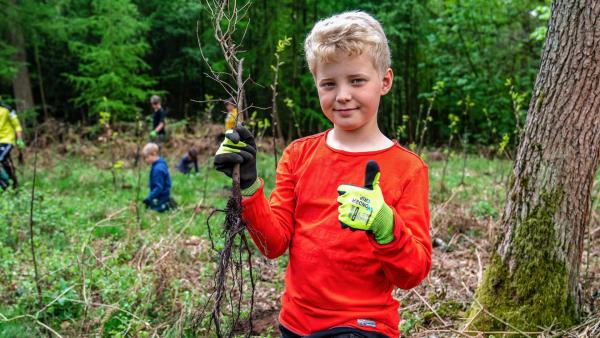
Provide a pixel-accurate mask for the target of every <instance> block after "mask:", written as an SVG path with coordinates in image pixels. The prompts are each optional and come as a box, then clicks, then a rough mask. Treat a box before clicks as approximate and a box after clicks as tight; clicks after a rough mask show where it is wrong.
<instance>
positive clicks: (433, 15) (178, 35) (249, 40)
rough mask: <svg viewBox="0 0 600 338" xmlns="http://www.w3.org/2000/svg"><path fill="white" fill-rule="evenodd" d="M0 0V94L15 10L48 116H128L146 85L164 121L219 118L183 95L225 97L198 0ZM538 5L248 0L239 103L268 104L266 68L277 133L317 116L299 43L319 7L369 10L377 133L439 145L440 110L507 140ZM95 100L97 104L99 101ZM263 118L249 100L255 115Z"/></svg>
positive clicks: (521, 100) (303, 130) (314, 124)
mask: <svg viewBox="0 0 600 338" xmlns="http://www.w3.org/2000/svg"><path fill="white" fill-rule="evenodd" d="M2 1H3V3H4V4H5V6H4V7H6V8H7V11H6V12H7V13H8V16H9V17H11V18H13V19H11V20H5V21H4V22H3V23H0V32H1V33H3V34H1V35H0V78H4V84H3V83H2V82H0V93H4V94H6V93H9V92H11V88H10V83H9V82H10V77H11V75H12V74H14V70H15V68H14V66H15V65H14V63H11V61H10V55H11V54H12V53H13V52H14V49H12V48H11V44H10V43H9V40H8V35H7V34H8V32H9V29H8V28H9V27H10V25H9V22H12V21H17V22H19V23H20V24H21V26H22V28H23V32H24V35H25V37H26V43H27V52H28V59H29V60H28V61H29V62H28V64H29V71H30V73H31V77H32V85H33V86H34V93H35V96H36V99H37V98H38V97H39V93H40V91H41V87H40V85H41V83H42V82H41V80H42V78H43V80H44V81H43V82H44V83H45V89H44V92H45V94H46V95H45V97H46V100H47V103H48V107H49V109H50V112H49V116H51V117H56V118H59V119H63V118H64V119H67V120H69V121H77V122H80V123H83V124H87V125H89V124H91V123H92V122H95V121H96V119H97V118H98V115H97V114H98V112H99V111H103V110H109V111H111V112H112V113H113V114H114V118H115V119H116V120H122V119H129V120H132V119H133V118H134V116H135V115H136V114H137V112H138V111H139V106H140V104H141V103H143V102H145V101H146V100H147V96H148V94H149V92H148V90H149V89H150V88H152V87H154V88H157V89H159V90H160V92H162V93H163V94H164V95H163V96H164V97H165V106H166V107H168V108H169V114H170V115H169V118H171V119H180V118H186V119H188V120H192V119H194V117H200V118H203V119H206V118H207V117H208V116H207V115H206V114H205V112H206V110H207V109H208V110H209V111H211V112H212V114H211V119H213V120H217V119H218V120H221V119H222V116H221V115H220V114H217V112H218V111H219V110H220V109H210V108H209V107H207V106H206V105H205V104H202V103H196V102H194V101H192V100H196V101H202V100H203V98H204V97H205V96H206V95H209V96H211V97H213V98H217V99H222V98H225V95H227V94H226V93H225V91H224V90H223V89H222V88H219V87H218V86H215V85H214V83H213V82H212V81H211V80H210V79H207V78H206V76H205V73H206V70H207V66H206V65H205V63H204V61H203V60H202V58H201V56H200V49H199V44H200V45H201V46H202V50H203V53H204V56H206V59H207V60H208V62H209V63H210V65H211V66H212V67H213V68H214V69H215V70H217V71H224V70H226V69H225V63H224V60H223V58H222V51H221V50H220V47H219V46H218V44H217V43H216V41H215V39H214V32H213V29H212V27H211V23H210V13H209V12H208V11H206V10H205V8H204V5H203V4H202V1H196V0H173V1H161V0H143V1H142V0H118V1H100V0H78V1H65V0H47V1H35V0H23V1H20V2H18V3H17V4H14V3H13V2H11V1H8V0H2ZM247 3H248V1H246V0H244V1H240V2H238V4H239V5H240V6H244V5H246V4H247ZM549 5H550V1H549V0H535V1H525V0H515V1H510V2H506V1H504V0H491V1H486V0H469V1H449V0H427V1H419V0H407V1H396V2H394V1H383V2H382V1H356V0H342V1H336V2H331V3H323V2H322V1H318V0H307V1H303V2H297V1H291V0H284V1H280V2H255V3H252V4H251V5H250V7H249V12H248V15H247V16H246V17H244V18H242V21H241V22H240V27H241V29H240V31H239V32H238V33H239V34H238V35H237V36H236V39H238V40H239V41H240V44H241V45H240V50H242V54H241V55H240V56H242V57H244V59H245V63H244V64H245V75H247V76H250V77H251V78H252V81H249V82H248V86H247V88H246V95H247V99H248V103H249V104H252V105H254V106H256V107H269V106H271V95H268V93H266V92H268V91H269V85H270V84H271V83H272V80H273V77H272V75H273V74H272V67H273V66H274V65H278V67H280V69H279V72H280V74H281V76H280V77H279V79H280V80H279V83H278V93H279V95H278V101H279V100H281V102H278V105H277V106H278V107H279V109H278V116H279V126H280V127H281V129H282V132H283V134H284V137H285V138H287V139H293V138H296V137H299V136H300V135H308V134H311V133H315V132H319V131H322V130H323V129H325V128H329V127H331V123H330V122H329V121H328V120H327V119H326V118H325V117H324V116H323V114H322V112H321V111H320V105H319V100H318V97H317V94H316V92H315V87H314V80H313V77H312V75H311V74H310V73H309V71H308V69H307V67H306V64H305V60H304V55H303V49H302V44H303V40H304V38H305V37H306V34H307V33H308V31H309V30H310V28H311V27H312V26H313V24H314V23H315V22H316V21H317V20H319V19H321V18H323V17H326V16H330V15H332V14H335V13H339V12H342V11H345V10H352V9H354V10H355V9H360V10H366V11H368V12H370V13H372V14H373V15H374V16H375V17H376V18H377V19H378V20H380V21H381V23H382V25H383V27H384V30H385V31H386V34H387V37H388V40H389V45H390V48H391V51H392V60H393V64H392V69H393V70H394V74H395V78H394V85H393V87H392V91H391V92H390V93H389V94H388V95H386V96H385V97H384V98H383V99H382V101H381V106H380V110H379V111H380V113H379V125H380V127H381V129H382V130H383V131H384V133H386V134H387V135H388V136H390V137H394V136H396V137H398V138H399V139H400V141H402V142H403V143H406V144H411V143H412V144H416V145H419V146H425V145H427V144H441V143H444V142H445V140H447V139H448V136H449V135H450V134H451V133H455V134H456V135H458V133H456V132H455V131H454V130H452V129H451V128H449V125H448V121H447V117H448V116H449V115H450V114H454V115H456V116H460V117H461V120H460V126H459V127H458V129H460V130H461V131H463V132H464V131H467V130H468V131H469V134H468V139H464V140H463V141H464V142H466V141H467V140H468V142H475V143H479V144H485V145H488V146H489V147H490V148H495V147H496V146H497V145H498V143H499V142H500V138H501V135H505V134H507V135H510V136H511V143H510V144H507V146H508V147H509V148H510V147H513V146H514V145H515V144H516V142H517V141H518V138H517V137H513V135H514V134H515V132H514V129H515V127H516V126H519V125H522V122H523V119H524V114H525V112H526V110H527V103H528V102H529V98H530V97H531V94H530V92H531V88H532V87H533V80H534V78H535V75H536V73H537V70H538V68H539V58H540V51H541V48H542V45H543V39H544V37H545V30H546V25H547V21H548V18H549V13H550V6H549ZM246 28H247V30H246ZM282 37H284V38H282ZM242 38H243V39H242ZM278 58H281V59H282V60H283V59H285V62H282V61H279V60H278ZM36 61H39V68H38V65H37V62H36ZM150 69H151V70H152V72H150ZM65 74H67V76H64V75H65ZM150 74H151V76H149V75H150ZM506 79H510V85H509V86H508V88H507V80H506ZM254 83H256V84H258V85H254ZM439 84H443V88H440V86H439ZM507 89H508V90H507ZM102 97H106V98H107V100H108V106H109V107H108V109H104V108H102V103H101V100H102ZM467 97H469V98H470V100H471V102H472V103H473V106H472V107H470V108H469V109H468V116H463V113H464V112H465V106H457V105H456V102H458V101H461V100H463V101H464V100H465V98H467ZM285 99H289V100H291V101H290V102H293V104H287V103H286V102H285ZM432 101H435V105H433V104H432ZM279 103H280V104H279ZM428 107H431V109H430V110H431V111H429V109H428ZM82 108H83V109H82ZM515 110H516V111H517V112H518V114H515ZM267 115H268V112H266V111H259V113H258V116H257V118H260V119H262V118H264V117H266V116H267ZM425 130H427V132H426V133H423V132H424V131H425ZM267 132H268V133H269V132H270V131H267ZM422 137H423V141H421V138H422Z"/></svg>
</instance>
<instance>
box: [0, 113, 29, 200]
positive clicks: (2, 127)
mask: <svg viewBox="0 0 600 338" xmlns="http://www.w3.org/2000/svg"><path fill="white" fill-rule="evenodd" d="M15 145H17V147H19V149H23V148H25V142H23V128H21V124H20V123H19V118H18V117H17V113H16V112H15V110H14V109H12V108H11V107H10V106H8V105H6V104H4V102H2V101H0V188H1V189H2V190H6V189H7V188H8V186H9V183H10V181H12V184H13V189H17V186H18V182H17V173H16V172H15V170H14V167H13V162H12V160H11V159H10V152H11V150H12V148H14V146H15Z"/></svg>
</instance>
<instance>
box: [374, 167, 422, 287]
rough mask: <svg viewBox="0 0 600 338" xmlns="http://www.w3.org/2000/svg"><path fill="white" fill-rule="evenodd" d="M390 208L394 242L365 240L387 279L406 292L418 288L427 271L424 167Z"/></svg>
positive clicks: (410, 180)
mask: <svg viewBox="0 0 600 338" xmlns="http://www.w3.org/2000/svg"><path fill="white" fill-rule="evenodd" d="M392 209H393V212H394V240H393V241H392V242H390V243H388V244H383V245H381V244H379V243H377V242H376V241H375V240H374V239H373V238H372V236H369V240H370V242H371V244H372V245H373V247H374V252H375V254H376V255H377V257H379V259H380V261H381V264H382V266H383V270H384V273H385V274H386V276H387V277H388V279H389V280H390V281H391V282H392V283H393V284H394V285H396V286H397V287H400V288H402V289H410V288H413V287H415V286H417V285H419V283H421V281H422V280H423V279H424V278H425V277H426V276H427V274H428V273H429V269H430V268H431V237H430V234H429V178H428V176H427V167H426V166H423V167H422V168H421V169H419V170H418V171H417V172H416V173H415V174H414V175H413V176H412V178H411V179H409V181H408V183H407V184H406V186H405V187H404V189H403V191H402V196H401V197H400V199H399V200H398V202H397V203H396V205H394V206H392Z"/></svg>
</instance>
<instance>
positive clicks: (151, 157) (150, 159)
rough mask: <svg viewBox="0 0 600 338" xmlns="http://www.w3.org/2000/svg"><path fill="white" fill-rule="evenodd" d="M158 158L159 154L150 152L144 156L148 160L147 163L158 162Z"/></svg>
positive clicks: (145, 160)
mask: <svg viewBox="0 0 600 338" xmlns="http://www.w3.org/2000/svg"><path fill="white" fill-rule="evenodd" d="M156 160H158V155H157V154H148V155H146V156H144V162H146V164H152V163H154V162H156Z"/></svg>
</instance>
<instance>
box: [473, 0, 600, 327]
mask: <svg viewBox="0 0 600 338" xmlns="http://www.w3.org/2000/svg"><path fill="white" fill-rule="evenodd" d="M599 18H600V2H598V1H596V0H577V1H573V0H557V1H554V2H553V4H552V15H551V18H550V23H549V29H548V36H547V39H546V44H545V47H544V52H543V55H542V64H541V68H540V72H539V74H538V78H537V80H536V83H535V88H534V92H533V96H532V99H531V103H530V106H529V111H528V115H527V121H526V123H525V127H524V132H523V138H522V141H521V144H520V146H519V150H518V154H517V157H516V162H515V167H514V169H513V175H514V176H513V178H512V182H511V184H510V189H509V192H508V198H507V203H506V206H505V210H504V214H503V217H502V221H501V229H502V230H501V231H502V233H501V234H500V237H499V239H498V242H497V246H496V249H495V251H494V253H493V254H492V258H491V262H490V264H489V266H488V268H487V270H486V273H485V276H484V278H483V281H482V285H480V287H479V289H478V290H477V292H476V299H477V302H475V303H476V304H474V305H473V308H472V309H471V313H470V314H471V319H472V320H473V317H475V318H474V320H473V321H472V325H471V327H472V328H475V329H478V330H489V329H506V328H507V326H508V325H507V324H506V323H510V324H511V325H512V326H514V327H517V328H519V329H522V330H535V331H539V330H540V327H550V326H552V327H554V328H556V327H566V326H569V325H572V324H573V323H575V322H577V321H578V320H579V318H580V313H581V312H580V310H581V309H580V305H581V301H580V298H579V297H580V295H579V293H580V292H579V283H578V280H579V274H580V264H581V258H582V253H583V237H584V232H585V228H586V226H587V224H588V223H589V221H590V207H591V204H590V200H591V196H590V195H591V189H592V184H593V179H594V175H595V173H596V170H597V168H598V162H599V158H600V88H599V83H600V24H599V23H598V21H599ZM480 305H481V306H483V309H482V308H481V306H480ZM489 313H492V314H494V315H495V316H496V317H499V318H501V319H502V320H503V321H504V323H501V322H499V321H498V320H495V319H493V317H492V316H490V315H489Z"/></svg>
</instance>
